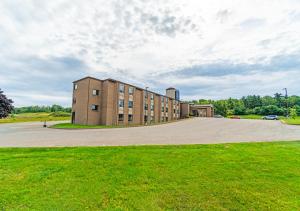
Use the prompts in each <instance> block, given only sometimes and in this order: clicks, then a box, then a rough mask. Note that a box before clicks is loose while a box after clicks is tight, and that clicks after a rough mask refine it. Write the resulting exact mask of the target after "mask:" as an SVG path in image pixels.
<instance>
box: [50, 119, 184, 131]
mask: <svg viewBox="0 0 300 211" xmlns="http://www.w3.org/2000/svg"><path fill="white" fill-rule="evenodd" d="M184 120H186V119H182V120H177V121H168V122H158V123H151V124H147V125H137V124H129V125H80V124H72V123H58V124H55V125H52V126H51V128H55V129H105V128H124V127H143V126H154V125H162V124H168V123H172V122H178V121H184Z"/></svg>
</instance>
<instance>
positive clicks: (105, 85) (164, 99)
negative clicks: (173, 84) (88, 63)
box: [72, 77, 180, 125]
mask: <svg viewBox="0 0 300 211" xmlns="http://www.w3.org/2000/svg"><path fill="white" fill-rule="evenodd" d="M167 94H168V96H165V95H161V94H158V93H154V92H152V91H149V90H146V89H142V88H139V87H136V86H134V85H130V84H127V83H123V82H120V81H117V80H113V79H106V80H100V79H96V78H92V77H86V78H82V79H80V80H77V81H74V82H73V104H72V123H74V124H84V125H128V124H134V125H141V124H150V123H158V122H168V121H174V120H178V119H179V118H180V101H179V91H178V90H176V89H174V88H169V89H168V91H167ZM176 98H177V99H176Z"/></svg>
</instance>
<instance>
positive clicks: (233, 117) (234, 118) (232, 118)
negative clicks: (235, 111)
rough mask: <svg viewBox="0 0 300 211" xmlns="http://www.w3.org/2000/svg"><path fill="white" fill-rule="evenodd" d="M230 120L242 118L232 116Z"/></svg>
mask: <svg viewBox="0 0 300 211" xmlns="http://www.w3.org/2000/svg"><path fill="white" fill-rule="evenodd" d="M230 119H241V117H240V116H231V117H230Z"/></svg>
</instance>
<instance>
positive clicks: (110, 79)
mask: <svg viewBox="0 0 300 211" xmlns="http://www.w3.org/2000/svg"><path fill="white" fill-rule="evenodd" d="M86 79H93V80H97V81H100V82H103V81H111V82H113V83H122V84H125V85H128V86H132V87H134V88H136V89H139V90H142V91H146V89H143V88H140V87H137V86H134V85H132V84H128V83H124V82H122V81H118V80H115V79H112V78H107V79H104V80H100V79H98V78H94V77H91V76H87V77H84V78H81V79H79V80H76V81H73V83H77V82H79V81H83V80H86ZM168 89H174V88H168ZM147 92H149V93H152V94H156V95H158V96H162V97H167V98H169V99H171V100H175V99H174V98H172V97H168V96H166V95H162V94H159V93H156V92H152V91H150V90H147Z"/></svg>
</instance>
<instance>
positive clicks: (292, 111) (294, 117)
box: [290, 108, 297, 119]
mask: <svg viewBox="0 0 300 211" xmlns="http://www.w3.org/2000/svg"><path fill="white" fill-rule="evenodd" d="M290 117H291V118H293V119H296V117H297V110H296V108H291V109H290Z"/></svg>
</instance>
